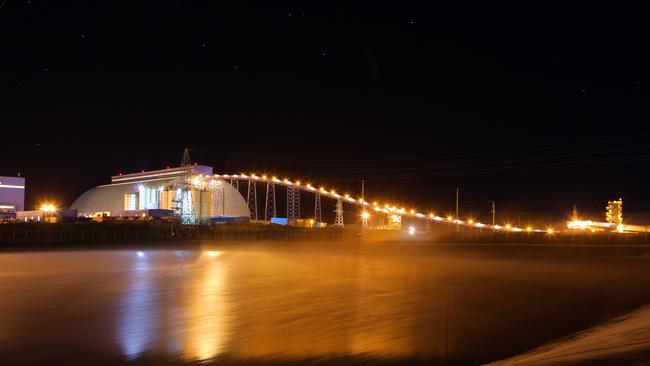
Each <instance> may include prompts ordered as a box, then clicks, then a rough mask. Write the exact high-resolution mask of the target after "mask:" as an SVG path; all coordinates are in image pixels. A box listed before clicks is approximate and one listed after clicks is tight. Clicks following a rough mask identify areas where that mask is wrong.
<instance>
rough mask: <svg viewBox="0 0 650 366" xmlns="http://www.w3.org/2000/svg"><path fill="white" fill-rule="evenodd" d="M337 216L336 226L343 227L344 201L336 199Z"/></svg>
mask: <svg viewBox="0 0 650 366" xmlns="http://www.w3.org/2000/svg"><path fill="white" fill-rule="evenodd" d="M334 213H336V217H335V219H334V226H339V227H343V201H341V200H340V199H338V200H336V209H334Z"/></svg>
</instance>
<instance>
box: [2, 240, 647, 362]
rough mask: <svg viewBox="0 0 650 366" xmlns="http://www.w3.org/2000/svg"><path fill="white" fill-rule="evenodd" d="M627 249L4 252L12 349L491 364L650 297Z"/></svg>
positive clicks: (283, 247) (10, 356)
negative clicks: (607, 252) (601, 252)
mask: <svg viewBox="0 0 650 366" xmlns="http://www.w3.org/2000/svg"><path fill="white" fill-rule="evenodd" d="M170 246H173V243H172V244H170ZM585 253H587V254H585ZM614 253H615V254H614V255H611V256H610V255H606V256H605V255H591V254H589V250H588V249H587V250H585V251H578V252H577V253H576V251H575V250H573V249H557V250H553V251H549V250H548V249H544V248H538V247H522V248H515V249H513V248H505V249H504V248H500V247H489V246H488V247H486V246H479V247H471V246H469V247H460V248H457V247H453V246H450V247H440V246H431V245H422V244H412V243H394V244H362V245H359V244H351V243H350V244H341V243H337V244H327V243H323V244H314V243H311V244H308V243H241V242H240V243H212V244H211V243H204V244H203V245H202V246H201V247H197V248H196V249H188V248H184V249H182V250H174V249H156V250H154V249H138V248H133V247H128V248H126V247H125V248H124V249H122V250H89V251H48V252H38V251H32V252H12V253H1V254H0V356H2V359H3V360H6V361H8V363H7V364H21V363H23V364H35V363H39V364H45V363H48V362H54V361H58V362H62V361H65V363H66V364H75V363H78V364H86V363H88V362H89V361H96V362H101V361H105V362H107V363H115V362H116V363H121V362H142V363H148V364H162V363H185V362H188V363H190V362H194V361H206V360H207V361H209V360H213V359H216V360H224V362H228V363H233V364H237V363H255V362H265V361H269V360H295V361H296V362H298V363H300V362H301V361H305V360H338V361H342V360H345V361H349V362H353V361H355V360H370V361H374V362H380V361H382V362H383V361H388V362H390V361H400V362H401V361H404V362H406V361H421V362H423V363H440V364H468V365H472V364H478V363H484V362H490V361H495V360H498V359H501V358H504V357H508V356H512V355H515V354H517V353H520V352H523V351H526V350H528V349H530V348H534V347H536V346H538V345H539V344H542V343H544V342H547V341H550V340H552V339H555V338H558V337H561V336H563V335H566V334H568V333H571V332H574V331H577V330H580V329H583V328H587V327H589V326H591V325H593V324H594V323H597V322H599V321H603V320H606V319H609V318H612V317H614V316H618V315H621V314H623V313H625V312H627V311H630V310H632V309H634V308H636V307H639V306H641V305H644V304H647V303H650V292H649V291H647V289H648V288H650V265H649V264H650V260H649V259H648V257H647V256H646V255H640V254H638V253H636V254H629V253H618V254H617V252H614Z"/></svg>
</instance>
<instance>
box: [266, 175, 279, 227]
mask: <svg viewBox="0 0 650 366" xmlns="http://www.w3.org/2000/svg"><path fill="white" fill-rule="evenodd" d="M273 217H276V210H275V184H273V183H266V204H265V205H264V220H267V221H271V218H273Z"/></svg>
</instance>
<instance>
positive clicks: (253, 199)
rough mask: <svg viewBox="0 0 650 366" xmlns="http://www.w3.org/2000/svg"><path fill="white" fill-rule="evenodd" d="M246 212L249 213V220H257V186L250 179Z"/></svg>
mask: <svg viewBox="0 0 650 366" xmlns="http://www.w3.org/2000/svg"><path fill="white" fill-rule="evenodd" d="M247 203H248V210H249V211H250V215H251V219H252V220H257V186H256V184H255V182H254V181H253V180H252V179H249V180H248V200H247Z"/></svg>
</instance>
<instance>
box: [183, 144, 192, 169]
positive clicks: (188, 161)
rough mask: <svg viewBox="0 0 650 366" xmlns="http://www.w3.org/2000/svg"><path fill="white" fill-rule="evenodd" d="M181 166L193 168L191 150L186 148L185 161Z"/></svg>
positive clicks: (184, 152)
mask: <svg viewBox="0 0 650 366" xmlns="http://www.w3.org/2000/svg"><path fill="white" fill-rule="evenodd" d="M181 166H192V159H190V149H188V148H185V151H183V160H182V161H181Z"/></svg>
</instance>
